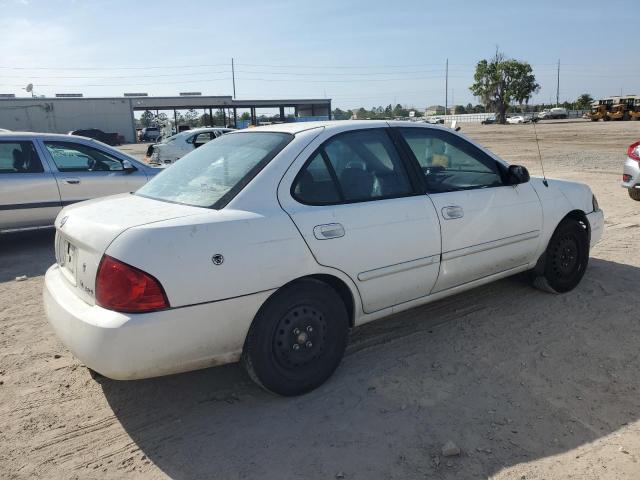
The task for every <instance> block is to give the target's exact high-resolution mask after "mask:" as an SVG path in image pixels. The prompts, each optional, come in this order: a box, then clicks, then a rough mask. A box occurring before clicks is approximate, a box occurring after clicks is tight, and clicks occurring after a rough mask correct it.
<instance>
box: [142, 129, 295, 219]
mask: <svg viewBox="0 0 640 480" xmlns="http://www.w3.org/2000/svg"><path fill="white" fill-rule="evenodd" d="M292 139H293V135H290V134H288V133H276V132H242V133H234V134H231V135H224V136H222V137H220V138H218V139H216V140H213V141H211V142H208V143H206V144H204V145H203V146H201V147H200V148H197V149H196V150H194V151H193V152H191V153H189V154H188V155H185V156H184V157H182V158H181V159H180V160H178V161H177V162H176V163H175V164H173V165H172V166H171V167H169V168H167V169H166V170H165V171H163V172H162V173H159V174H158V175H156V176H155V177H154V178H153V179H152V180H151V181H150V182H149V183H147V184H146V185H145V186H143V187H142V188H141V189H139V190H138V191H137V192H136V194H137V195H141V196H143V197H148V198H153V199H156V200H164V201H167V202H173V203H181V204H185V205H193V206H196V207H213V208H222V207H224V206H225V205H226V204H227V203H229V201H230V200H231V199H232V198H233V197H234V196H235V195H236V194H237V193H238V192H239V191H240V190H242V189H243V188H244V186H245V185H246V184H247V183H249V181H251V179H252V178H253V177H254V176H255V175H257V174H258V172H259V171H260V170H261V169H262V168H263V167H264V166H265V165H266V164H267V163H268V162H269V161H270V160H271V159H272V158H273V157H275V156H276V155H277V154H278V153H279V152H280V151H281V150H282V149H283V148H284V147H285V145H287V144H288V143H289V142H290V141H291V140H292Z"/></svg>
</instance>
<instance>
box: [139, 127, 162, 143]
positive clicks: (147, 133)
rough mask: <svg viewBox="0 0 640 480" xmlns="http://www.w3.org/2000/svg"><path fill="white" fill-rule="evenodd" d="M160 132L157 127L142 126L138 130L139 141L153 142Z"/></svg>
mask: <svg viewBox="0 0 640 480" xmlns="http://www.w3.org/2000/svg"><path fill="white" fill-rule="evenodd" d="M160 135H162V133H161V132H160V128H159V127H144V128H143V129H142V130H140V141H141V142H155V141H156V140H158V138H160Z"/></svg>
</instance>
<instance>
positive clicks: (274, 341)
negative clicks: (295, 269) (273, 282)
mask: <svg viewBox="0 0 640 480" xmlns="http://www.w3.org/2000/svg"><path fill="white" fill-rule="evenodd" d="M348 329H349V318H348V314H347V310H346V308H345V304H344V302H343V300H342V298H341V297H340V295H338V293H337V292H336V291H335V290H334V289H333V288H332V287H331V286H329V285H328V284H326V283H324V282H321V281H319V280H315V279H304V280H298V281H296V282H294V283H291V284H289V285H286V286H284V287H282V288H281V289H280V290H278V292H276V293H275V294H274V295H273V296H272V297H271V298H269V300H267V302H266V303H265V304H264V305H263V306H262V308H261V309H260V311H259V312H258V314H257V315H256V317H255V319H254V320H253V323H252V325H251V328H250V329H249V333H248V335H247V339H246V341H245V346H244V351H243V354H242V359H243V362H244V365H245V368H246V369H247V372H248V373H249V375H250V376H251V378H252V379H253V380H254V381H255V382H256V383H258V384H259V385H261V386H262V387H264V388H265V389H267V390H269V391H271V392H274V393H278V394H280V395H300V394H301V393H305V392H308V391H310V390H313V389H314V388H316V387H318V386H319V385H321V384H322V383H323V382H324V381H325V380H326V379H327V378H329V377H330V376H331V374H332V373H333V371H334V370H335V369H336V367H337V366H338V364H339V363H340V360H341V359H342V355H343V354H344V350H345V348H346V346H347V333H348Z"/></svg>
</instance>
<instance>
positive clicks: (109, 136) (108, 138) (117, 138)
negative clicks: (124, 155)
mask: <svg viewBox="0 0 640 480" xmlns="http://www.w3.org/2000/svg"><path fill="white" fill-rule="evenodd" d="M69 135H77V136H79V137H87V138H93V139H94V140H98V141H99V142H102V143H106V144H107V145H111V146H115V145H122V144H123V143H124V137H123V136H122V135H120V134H118V133H105V132H103V131H102V130H99V129H97V128H87V129H84V130H72V131H70V132H69Z"/></svg>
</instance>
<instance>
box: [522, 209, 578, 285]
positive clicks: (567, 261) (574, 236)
mask: <svg viewBox="0 0 640 480" xmlns="http://www.w3.org/2000/svg"><path fill="white" fill-rule="evenodd" d="M542 262H543V265H542V268H541V269H540V272H535V273H534V278H533V284H534V286H535V287H536V288H539V289H540V290H544V291H546V292H550V293H565V292H568V291H570V290H573V289H574V288H575V287H576V286H577V285H578V284H579V283H580V280H582V277H583V276H584V272H585V271H586V269H587V263H588V262H589V235H588V233H587V226H586V225H584V223H583V222H579V221H578V220H575V219H573V218H565V219H564V220H563V221H562V222H560V224H559V225H558V227H557V228H556V231H555V232H554V233H553V235H552V236H551V240H549V245H547V249H546V250H545V253H544V256H543V260H542Z"/></svg>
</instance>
